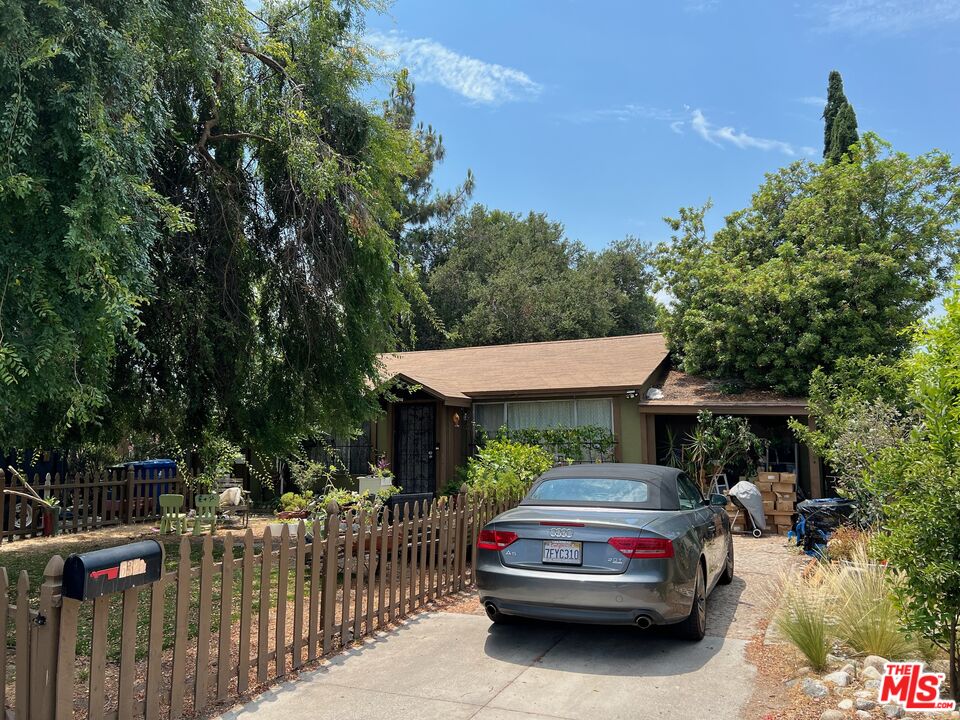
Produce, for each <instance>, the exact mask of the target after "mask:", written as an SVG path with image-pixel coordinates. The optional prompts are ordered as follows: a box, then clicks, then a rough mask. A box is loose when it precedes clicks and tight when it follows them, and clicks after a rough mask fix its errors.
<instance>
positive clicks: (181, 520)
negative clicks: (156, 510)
mask: <svg viewBox="0 0 960 720" xmlns="http://www.w3.org/2000/svg"><path fill="white" fill-rule="evenodd" d="M159 500H160V532H162V533H170V532H173V531H174V530H176V531H177V532H179V533H181V534H182V533H185V532H186V531H187V514H186V513H184V512H182V511H183V495H173V494H170V495H161V496H160V498H159Z"/></svg>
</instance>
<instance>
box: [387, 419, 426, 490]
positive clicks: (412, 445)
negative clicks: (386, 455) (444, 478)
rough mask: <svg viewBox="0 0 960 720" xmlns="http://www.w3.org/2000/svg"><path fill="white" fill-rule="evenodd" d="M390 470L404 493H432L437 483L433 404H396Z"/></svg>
mask: <svg viewBox="0 0 960 720" xmlns="http://www.w3.org/2000/svg"><path fill="white" fill-rule="evenodd" d="M395 411H396V416H395V420H396V422H395V435H394V445H393V447H394V463H393V471H394V473H395V474H396V476H397V484H398V485H399V486H400V487H402V488H403V492H405V493H432V492H434V490H436V486H437V463H436V447H437V407H436V405H434V404H433V403H402V404H399V405H396V406H395Z"/></svg>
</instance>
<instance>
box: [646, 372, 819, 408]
mask: <svg viewBox="0 0 960 720" xmlns="http://www.w3.org/2000/svg"><path fill="white" fill-rule="evenodd" d="M660 389H661V390H662V391H663V397H662V398H661V399H659V400H648V399H646V398H641V400H640V405H641V406H647V407H651V408H657V407H665V406H689V407H691V408H701V407H702V408H714V409H723V410H727V411H735V410H736V409H737V408H742V409H744V410H750V409H752V408H755V409H761V408H763V409H774V408H782V409H783V411H784V412H785V413H797V412H800V411H805V409H806V405H807V401H806V399H805V398H799V397H788V396H786V395H781V394H779V393H776V392H773V391H772V390H756V389H748V390H744V391H742V392H738V393H724V392H722V391H721V390H720V389H719V387H718V384H717V382H716V381H714V380H711V379H710V378H705V377H703V376H701V375H688V374H686V373H684V372H680V371H679V370H671V371H670V372H669V373H668V374H667V376H666V378H665V379H664V381H663V383H662V385H661V387H660Z"/></svg>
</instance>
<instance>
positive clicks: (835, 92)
mask: <svg viewBox="0 0 960 720" xmlns="http://www.w3.org/2000/svg"><path fill="white" fill-rule="evenodd" d="M859 139H860V136H859V134H858V133H857V115H856V113H854V111H853V105H851V104H850V102H849V101H848V100H847V96H846V95H845V94H844V92H843V78H842V77H841V76H840V73H839V72H838V71H836V70H832V71H831V72H830V80H829V84H828V88H827V105H826V107H825V108H824V109H823V157H824V158H825V159H826V160H827V161H828V162H836V161H837V160H839V159H840V158H841V157H843V154H844V153H845V152H847V150H848V149H849V148H850V146H851V145H853V143H855V142H857V140H859Z"/></svg>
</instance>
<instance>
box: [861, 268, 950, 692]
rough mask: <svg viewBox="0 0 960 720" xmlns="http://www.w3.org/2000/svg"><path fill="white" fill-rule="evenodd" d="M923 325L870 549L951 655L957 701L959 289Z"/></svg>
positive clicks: (872, 476) (880, 472)
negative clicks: (904, 428)
mask: <svg viewBox="0 0 960 720" xmlns="http://www.w3.org/2000/svg"><path fill="white" fill-rule="evenodd" d="M944 310H945V314H944V315H943V317H940V318H936V319H933V320H931V321H929V322H928V323H926V324H925V325H924V326H923V327H922V328H921V330H920V331H919V332H918V335H917V337H916V345H917V350H916V351H915V352H914V354H913V355H911V356H910V357H909V358H908V359H907V360H906V361H905V367H906V370H907V373H908V377H909V380H910V393H911V399H912V400H913V401H914V403H915V404H916V407H917V418H918V423H917V424H916V426H915V427H914V428H913V430H912V432H911V433H910V435H909V437H908V438H907V439H906V440H905V441H904V442H902V443H900V444H898V445H897V446H894V447H891V448H887V449H886V450H884V451H883V452H882V453H881V454H880V457H879V458H878V459H877V460H876V461H875V462H874V463H873V464H872V465H871V467H870V469H869V471H868V480H869V482H870V483H871V485H872V487H874V488H875V489H876V492H877V494H878V495H879V496H880V497H882V498H884V501H885V502H884V507H883V512H884V523H883V530H884V532H882V533H879V534H878V535H877V538H876V545H877V547H878V549H879V551H880V553H881V554H882V555H883V556H884V557H886V558H888V559H889V561H890V563H891V565H893V566H894V567H896V568H897V569H898V570H900V571H901V572H902V573H903V574H904V583H903V586H902V588H901V590H900V594H899V597H900V601H901V603H902V605H903V607H904V609H905V611H906V613H907V617H908V619H909V621H910V627H911V628H912V629H914V630H916V631H917V632H919V633H921V634H923V635H924V636H925V637H927V638H928V639H929V640H931V641H933V642H934V643H936V644H937V645H938V646H940V647H941V648H943V649H945V650H946V651H947V652H948V653H949V656H950V675H949V681H950V688H951V690H952V692H953V696H954V698H956V699H958V700H960V648H958V635H960V292H958V290H957V287H956V286H954V292H953V294H952V296H951V297H948V298H947V299H946V300H945V301H944Z"/></svg>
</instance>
